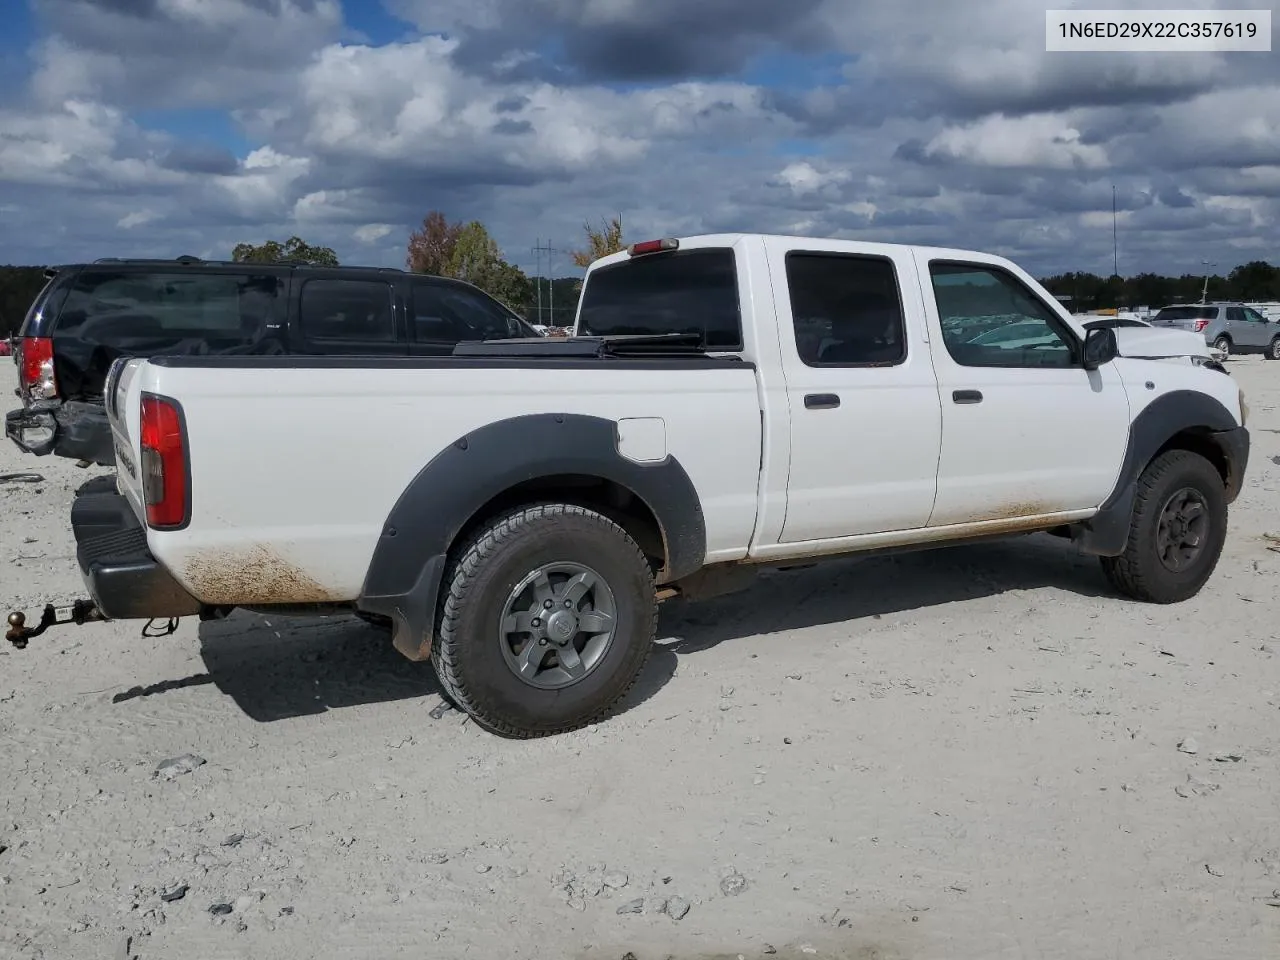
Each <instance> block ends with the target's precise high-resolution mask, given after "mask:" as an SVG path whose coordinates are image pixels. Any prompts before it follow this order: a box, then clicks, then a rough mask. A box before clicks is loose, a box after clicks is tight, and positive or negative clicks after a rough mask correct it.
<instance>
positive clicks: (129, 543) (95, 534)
mask: <svg viewBox="0 0 1280 960" xmlns="http://www.w3.org/2000/svg"><path fill="white" fill-rule="evenodd" d="M71 529H72V531H73V532H74V533H75V538H76V560H77V562H78V563H79V564H80V573H81V575H82V576H83V577H84V582H85V586H86V587H88V589H89V595H90V596H91V597H93V601H94V602H95V603H96V604H97V605H98V609H99V610H100V611H101V612H102V615H103V616H104V617H106V618H107V619H108V620H150V619H152V618H157V617H186V616H191V615H193V614H197V613H199V612H200V607H201V604H200V601H199V600H197V599H196V598H195V597H193V596H191V594H189V593H187V591H186V590H184V589H183V588H182V586H181V585H180V584H179V583H178V582H177V581H176V580H175V579H174V578H173V576H172V575H171V574H170V573H169V571H168V570H166V569H165V568H164V567H163V566H161V565H160V563H159V561H157V560H156V559H155V557H153V556H152V555H151V551H150V550H148V549H147V532H146V529H145V528H144V527H143V526H142V523H141V522H140V521H139V520H138V517H137V515H136V514H135V513H134V512H133V508H132V507H131V506H130V505H129V501H128V500H126V499H125V498H124V497H123V496H121V495H120V494H118V493H115V492H112V491H109V490H104V489H103V487H102V486H99V485H97V484H96V481H95V482H92V483H90V484H86V486H85V487H84V488H82V490H81V491H80V492H78V493H77V495H76V499H75V501H74V502H73V503H72V505H71Z"/></svg>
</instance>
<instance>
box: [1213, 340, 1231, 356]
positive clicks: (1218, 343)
mask: <svg viewBox="0 0 1280 960" xmlns="http://www.w3.org/2000/svg"><path fill="white" fill-rule="evenodd" d="M1213 349H1215V350H1221V351H1222V352H1223V353H1224V354H1226V355H1227V356H1231V339H1230V338H1229V337H1219V338H1218V339H1217V340H1215V341H1213Z"/></svg>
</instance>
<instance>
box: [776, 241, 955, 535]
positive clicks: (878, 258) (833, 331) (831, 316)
mask: <svg viewBox="0 0 1280 960" xmlns="http://www.w3.org/2000/svg"><path fill="white" fill-rule="evenodd" d="M765 245H766V250H767V251H768V261H769V264H770V269H771V271H772V273H773V275H772V281H773V284H772V285H773V291H774V293H773V296H774V309H775V311H776V316H777V318H778V332H779V337H780V344H779V346H780V348H781V354H782V369H783V375H784V376H785V378H786V384H787V403H788V406H789V408H790V420H791V456H790V471H789V477H788V483H787V509H786V519H785V521H784V523H783V528H782V535H781V538H780V542H782V543H799V542H804V541H812V540H831V539H838V538H842V537H851V536H856V535H858V534H868V533H881V532H886V531H890V530H907V529H914V528H918V527H922V526H924V525H925V523H926V522H927V521H928V519H929V512H930V510H932V508H933V497H934V492H935V486H936V474H937V468H938V449H939V445H940V443H941V419H942V417H941V411H940V409H939V404H938V390H937V385H936V383H935V381H934V376H933V365H932V363H931V361H930V357H929V348H928V344H927V343H926V342H925V340H924V329H925V327H924V314H923V301H922V298H921V295H920V285H919V283H918V282H917V278H916V274H915V265H914V263H913V262H912V259H911V252H910V250H909V249H907V248H903V247H889V246H882V245H878V244H863V243H833V242H832V241H829V240H824V241H821V242H820V243H817V244H816V245H815V246H811V247H807V246H806V244H805V242H804V241H803V240H798V239H790V238H772V237H771V238H768V239H766V241H765ZM780 267H781V271H782V273H783V275H782V276H778V275H777V274H778V272H779V268H780Z"/></svg>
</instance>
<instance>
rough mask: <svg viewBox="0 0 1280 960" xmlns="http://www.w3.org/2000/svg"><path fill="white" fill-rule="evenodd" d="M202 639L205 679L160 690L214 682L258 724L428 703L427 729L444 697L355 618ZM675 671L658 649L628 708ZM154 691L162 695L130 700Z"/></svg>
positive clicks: (429, 676) (264, 623)
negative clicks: (412, 702) (414, 701)
mask: <svg viewBox="0 0 1280 960" xmlns="http://www.w3.org/2000/svg"><path fill="white" fill-rule="evenodd" d="M199 635H200V654H201V657H202V658H203V659H204V663H205V667H206V670H207V674H206V676H205V677H196V678H187V679H186V680H183V681H171V682H168V683H165V684H159V685H157V686H158V687H160V688H165V689H168V688H174V687H179V686H191V685H195V684H198V683H213V684H214V685H215V686H216V687H217V688H218V690H219V691H221V692H222V693H223V694H225V695H227V696H229V697H231V699H232V700H234V701H235V703H236V706H238V707H239V708H240V709H241V710H243V711H244V713H245V714H246V715H247V716H249V717H250V718H251V719H253V720H257V721H259V722H261V723H270V722H272V721H275V720H286V719H291V718H294V717H303V716H308V715H314V714H320V713H324V712H326V711H328V710H335V709H341V708H343V707H352V706H359V705H361V704H369V703H385V702H390V701H395V700H412V699H421V698H429V699H430V700H432V701H435V702H431V703H424V705H423V712H422V718H423V721H424V722H425V723H428V724H429V723H430V722H431V717H430V710H431V709H432V708H434V707H435V706H436V705H437V703H438V702H439V701H441V700H442V699H443V692H442V691H441V689H440V685H439V682H438V681H437V680H436V674H435V670H434V669H433V668H432V667H431V665H430V664H429V663H414V662H412V661H410V660H406V659H405V658H404V657H403V656H401V655H400V654H399V653H397V652H396V650H395V649H394V648H393V647H392V646H391V640H390V635H389V634H388V633H387V632H386V631H385V630H382V629H379V628H376V627H372V626H370V625H368V624H366V623H364V622H363V621H361V620H357V619H356V618H355V617H350V616H345V615H344V616H334V617H326V618H323V619H317V618H305V617H280V616H263V615H261V614H256V613H249V612H247V611H243V610H237V611H236V612H234V613H233V614H232V615H231V616H230V617H228V618H227V619H225V620H216V621H209V622H207V623H202V624H200V629H199ZM675 669H676V655H675V653H674V652H672V651H669V650H662V649H659V650H655V652H654V655H653V656H652V657H651V658H650V660H649V664H648V666H647V667H646V669H645V672H644V675H643V676H642V677H641V679H640V681H638V682H637V683H636V686H635V687H634V688H632V691H631V693H630V694H629V695H628V699H627V702H626V705H625V706H624V708H623V709H630V708H631V707H633V706H635V705H637V704H639V703H643V702H644V701H645V700H647V699H648V698H649V697H651V696H653V695H654V694H655V693H657V692H658V691H659V690H661V689H662V688H663V687H664V686H665V685H666V683H667V681H668V680H670V679H671V676H672V675H673V674H674V673H675ZM151 692H162V691H161V690H159V689H157V690H155V691H139V692H131V695H132V696H138V695H144V694H148V693H151ZM446 716H449V714H446ZM452 716H454V717H457V716H459V714H456V713H454V714H452Z"/></svg>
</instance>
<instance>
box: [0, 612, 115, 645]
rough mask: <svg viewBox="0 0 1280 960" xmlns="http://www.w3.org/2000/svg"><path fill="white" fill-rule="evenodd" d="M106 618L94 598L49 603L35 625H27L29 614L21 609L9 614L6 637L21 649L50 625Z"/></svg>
mask: <svg viewBox="0 0 1280 960" xmlns="http://www.w3.org/2000/svg"><path fill="white" fill-rule="evenodd" d="M105 619H107V618H106V617H104V616H103V615H102V613H101V611H99V610H98V605H97V604H96V603H94V602H93V601H92V600H77V601H76V602H75V603H73V604H72V605H71V606H69V607H55V606H54V605H53V604H52V603H47V604H45V608H44V610H43V611H41V613H40V622H39V623H38V624H36V625H35V626H34V627H28V626H27V615H26V614H25V613H23V612H22V611H21V610H15V611H13V613H11V614H9V629H8V630H6V631H5V634H4V638H5V639H6V640H8V641H9V642H10V643H12V644H13V645H14V646H15V647H17V648H18V649H19V650H25V649H26V646H27V641H28V640H30V639H31V638H32V637H38V636H40V634H42V633H44V632H45V631H46V630H48V629H49V628H50V627H56V626H59V625H61V624H64V623H74V624H77V625H80V624H85V623H93V622H95V621H97V620H105Z"/></svg>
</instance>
